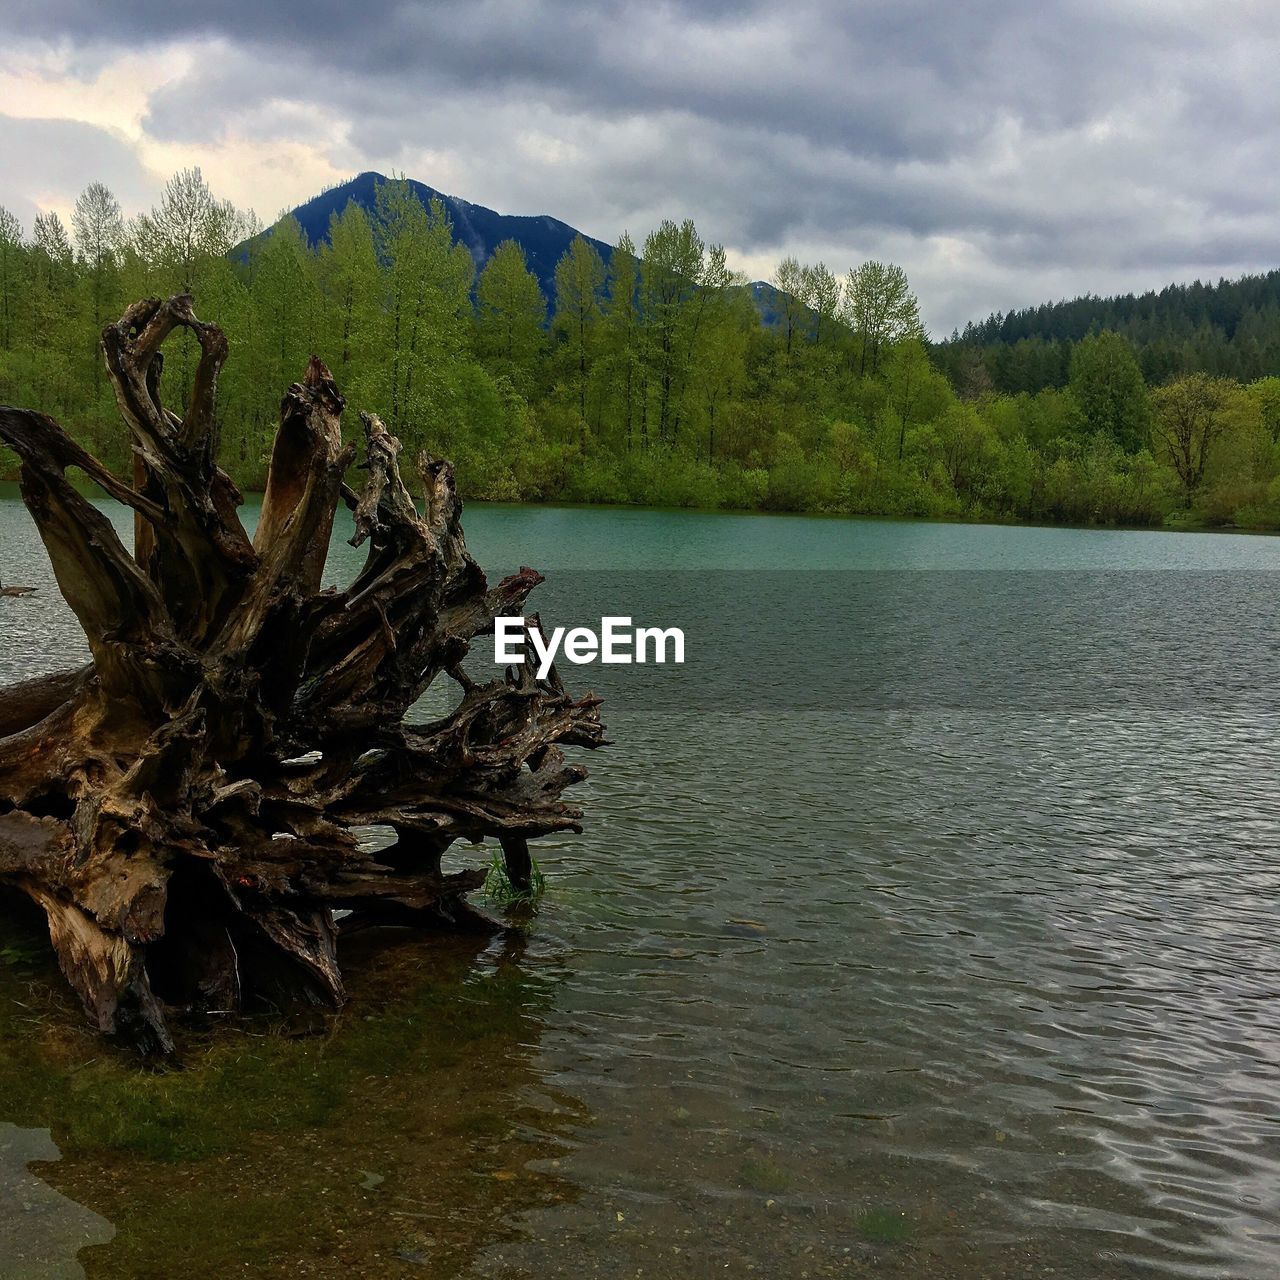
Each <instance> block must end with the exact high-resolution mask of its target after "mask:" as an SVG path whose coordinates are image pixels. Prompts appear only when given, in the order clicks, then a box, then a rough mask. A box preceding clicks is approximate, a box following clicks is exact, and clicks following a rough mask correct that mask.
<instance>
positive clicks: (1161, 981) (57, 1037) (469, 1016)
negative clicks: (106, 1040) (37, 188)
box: [0, 494, 1280, 1280]
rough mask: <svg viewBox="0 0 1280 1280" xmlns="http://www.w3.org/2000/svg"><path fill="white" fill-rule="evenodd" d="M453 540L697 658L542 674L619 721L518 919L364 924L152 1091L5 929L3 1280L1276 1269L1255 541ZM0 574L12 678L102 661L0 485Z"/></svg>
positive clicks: (1268, 606)
mask: <svg viewBox="0 0 1280 1280" xmlns="http://www.w3.org/2000/svg"><path fill="white" fill-rule="evenodd" d="M122 527H123V525H122ZM467 530H468V536H469V542H470V544H471V546H472V548H473V550H474V551H475V552H476V554H477V556H478V558H479V559H480V560H481V562H482V563H483V564H484V565H485V566H486V567H487V568H489V569H490V570H491V571H492V572H493V573H494V574H498V573H501V572H506V571H509V570H511V569H514V568H515V567H517V566H518V565H519V564H521V563H531V564H533V565H535V566H537V567H539V568H543V569H545V570H548V571H558V572H551V574H550V581H549V582H548V584H547V586H546V587H545V588H544V589H543V590H542V592H541V593H540V595H541V596H542V597H543V600H542V603H543V611H544V614H545V615H546V616H547V618H548V620H549V621H550V620H554V621H560V622H566V623H569V624H576V623H584V622H592V623H594V621H595V619H596V618H597V617H598V616H599V614H600V613H602V612H614V611H618V610H621V611H624V612H629V613H633V614H634V615H635V616H636V619H637V621H638V622H643V623H661V624H663V625H683V626H684V627H685V628H686V631H687V633H688V641H689V646H690V654H689V658H690V661H689V663H688V664H687V665H686V666H685V667H684V668H671V667H668V668H656V667H650V668H645V669H640V668H632V669H626V668H618V669H613V668H610V669H602V668H597V667H591V668H583V669H581V670H575V669H572V668H569V669H567V670H565V672H564V674H565V676H566V679H567V680H568V681H569V683H570V684H571V686H573V687H577V688H581V689H585V688H587V687H590V686H595V687H596V688H597V689H598V690H600V691H602V692H604V693H605V694H606V696H607V698H608V703H607V712H608V714H607V720H608V722H609V726H610V730H611V737H612V738H613V739H614V740H615V743H616V745H615V746H614V747H612V748H611V749H610V750H608V751H607V752H601V753H597V754H596V755H595V756H594V757H593V758H592V759H590V760H589V761H588V764H589V766H590V768H591V771H592V776H591V780H590V782H589V783H588V784H587V786H586V787H585V788H583V789H581V790H582V791H583V792H584V794H582V795H581V796H580V797H579V798H580V799H581V800H582V802H583V803H584V804H585V806H586V807H587V809H588V823H587V831H586V834H585V835H584V836H582V837H576V838H571V839H565V840H561V841H558V842H554V843H549V844H546V845H544V846H543V848H542V849H541V850H540V851H539V852H540V856H541V858H542V861H543V864H544V866H545V868H546V870H547V873H548V879H549V890H548V894H547V897H546V899H545V902H544V904H543V906H542V909H541V911H540V913H539V914H538V915H537V917H536V918H535V919H534V920H533V921H532V922H531V924H530V927H529V931H528V934H527V938H526V939H525V941H524V942H522V943H519V944H515V943H510V942H507V943H500V944H494V945H493V946H492V947H489V948H488V949H487V950H482V951H477V950H476V949H475V948H474V947H473V946H471V945H470V944H466V943H462V942H459V941H456V940H450V939H441V940H429V939H428V940H405V939H394V938H392V939H382V940H377V939H366V940H362V941H361V942H360V943H359V944H358V945H357V944H355V943H354V942H353V944H352V946H351V948H350V950H349V952H348V953H347V954H346V955H345V956H344V967H345V968H346V969H347V972H348V973H349V974H350V975H351V987H352V1001H351V1004H350V1005H349V1007H348V1008H347V1009H346V1010H345V1011H344V1013H343V1015H342V1016H341V1017H340V1018H338V1019H337V1020H335V1021H334V1022H333V1023H332V1024H329V1025H326V1026H324V1027H321V1028H319V1029H316V1028H309V1029H304V1028H299V1027H296V1026H294V1025H292V1024H276V1023H273V1022H270V1021H267V1020H255V1019H247V1020H245V1021H243V1022H239V1023H236V1024H235V1025H233V1026H226V1027H216V1028H192V1029H190V1030H189V1031H188V1032H187V1033H186V1055H185V1057H186V1069H185V1070H183V1071H181V1072H169V1073H164V1074H161V1075H147V1074H142V1073H140V1072H138V1071H137V1070H136V1069H135V1068H134V1067H133V1066H132V1065H131V1064H130V1063H128V1062H127V1061H126V1060H124V1059H123V1058H120V1057H119V1056H117V1055H115V1054H114V1053H113V1052H112V1051H110V1050H109V1049H106V1048H105V1047H104V1046H102V1045H101V1044H99V1043H97V1042H96V1040H95V1039H94V1038H93V1037H92V1036H90V1035H88V1034H87V1033H86V1032H84V1031H83V1030H82V1029H81V1027H80V1021H79V1018H78V1015H77V1013H76V1010H75V1009H74V1008H73V1007H72V1004H71V1002H70V1000H69V999H68V998H67V997H66V996H65V994H64V993H63V992H62V989H61V985H60V981H59V978H58V975H57V972H56V969H54V968H52V967H51V966H50V965H49V963H48V961H47V959H46V958H45V957H44V955H43V952H42V949H41V946H40V941H41V939H40V930H39V925H38V922H36V921H31V920H29V919H26V918H24V917H15V918H14V919H13V920H11V921H8V922H7V923H6V928H7V929H8V930H9V936H8V937H6V938H2V939H0V1195H4V1196H7V1197H9V1198H10V1199H12V1193H11V1192H10V1190H9V1188H12V1187H16V1186H19V1185H23V1186H26V1185H28V1184H29V1183H30V1182H31V1181H32V1179H42V1180H43V1182H41V1183H38V1184H37V1185H38V1186H41V1187H43V1188H45V1191H42V1192H41V1194H40V1196H38V1197H35V1198H31V1197H29V1200H30V1202H31V1203H32V1204H38V1205H39V1206H40V1208H39V1212H38V1214H36V1211H35V1210H29V1209H26V1208H24V1207H23V1202H18V1201H14V1208H13V1209H9V1206H8V1205H7V1204H6V1206H5V1207H6V1210H7V1211H8V1212H10V1213H11V1214H12V1215H16V1216H11V1217H10V1218H9V1220H8V1221H7V1222H6V1224H5V1228H4V1229H0V1276H7V1275H13V1276H23V1275H32V1276H36V1275H45V1274H48V1275H63V1274H66V1275H74V1274H78V1272H77V1271H76V1270H74V1269H73V1268H74V1267H75V1265H76V1258H77V1250H80V1252H79V1254H78V1266H79V1267H80V1268H82V1269H83V1272H84V1273H86V1274H87V1275H89V1276H91V1277H117V1276H119V1277H124V1276H130V1277H132V1276H148V1277H151V1276H154V1277H169V1276H173V1275H182V1274H185V1275H189V1276H205V1275H208V1276H226V1275H232V1274H246V1275H280V1276H286V1275H289V1276H292V1275H314V1276H339V1275H355V1276H371V1277H375V1276H402V1275H403V1276H431V1277H445V1276H468V1277H472V1276H474V1277H494V1278H497V1277H502V1278H508V1277H510V1278H514V1277H521V1276H530V1277H534V1276H536V1277H548V1276H565V1277H570V1276H572V1277H578V1276H591V1275H601V1276H638V1275H644V1276H648V1277H655V1276H656V1277H702V1276H708V1277H709V1276H712V1275H715V1276H721V1275H726V1274H727V1275H751V1274H755V1275H761V1276H771V1277H773V1276H787V1277H790V1276H797V1277H802V1276H813V1277H818V1276H831V1275H839V1276H843V1275H850V1276H858V1275H877V1276H893V1277H904V1278H905V1277H917V1276H930V1277H944V1278H946V1277H953V1278H956V1280H960V1278H964V1280H977V1278H979V1277H1006V1276H1007V1277H1022V1276H1032V1275H1034V1276H1039V1275H1049V1274H1052V1275H1055V1276H1058V1277H1067V1278H1069V1280H1095V1278H1096V1277H1104V1278H1105V1277H1113V1276H1114V1277H1120V1276H1152V1277H1162V1276H1168V1277H1231V1278H1232V1280H1235V1278H1241V1280H1254V1278H1256V1280H1271V1278H1273V1277H1275V1276H1277V1275H1280V786H1278V783H1280V777H1278V776H1277V774H1278V772H1280V770H1278V768H1277V764H1276V758H1277V752H1276V732H1277V728H1278V726H1280V693H1277V691H1278V690H1280V680H1278V679H1277V676H1278V675H1280V671H1278V670H1277V664H1278V663H1280V648H1278V642H1277V637H1280V625H1278V624H1280V606H1278V604H1277V601H1280V574H1277V573H1276V572H1275V571H1276V570H1277V569H1280V541H1277V540H1272V539H1264V538H1243V537H1228V536H1207V535H1189V534H1176V535H1175V534H1159V533H1154V534H1152V533H1124V532H1084V531H1072V530H1042V529H1014V528H985V527H977V526H964V527H957V526H947V525H926V524H891V523H879V522H845V521H826V520H808V519H793V518H767V517H730V516H701V515H689V514H677V513H667V512H643V511H616V512H615V511H601V510H566V509H524V508H481V507H473V508H471V509H469V510H468V512H467ZM357 559H358V557H357V553H355V552H353V551H352V550H351V549H350V548H346V547H345V546H344V545H343V544H342V543H341V542H340V541H335V552H334V555H333V557H332V559H331V568H330V572H331V574H332V575H333V576H334V577H335V579H340V578H342V577H345V576H346V575H348V574H349V573H350V572H351V571H352V569H353V568H354V566H355V564H356V562H357ZM601 570H610V571H611V572H610V573H608V574H602V573H600V572H599V571H601ZM593 571H594V572H593ZM0 579H3V581H5V582H22V583H25V584H27V585H35V586H38V587H40V592H39V594H38V595H36V596H34V597H30V598H28V599H25V600H3V601H0V679H6V680H7V679H12V678H14V677H17V676H19V675H23V674H31V673H33V672H36V671H40V670H50V669H55V668H57V667H60V666H64V665H67V664H69V663H70V662H72V661H74V660H76V659H77V658H78V657H79V656H80V655H81V654H82V652H83V646H82V643H81V641H80V639H79V637H78V634H77V632H76V629H75V626H74V623H73V621H72V620H71V619H70V617H69V615H68V614H67V613H66V611H65V610H64V608H63V607H62V606H61V604H60V602H59V600H58V599H57V595H56V591H55V590H54V587H53V584H52V582H51V579H50V575H49V570H48V566H47V561H46V560H45V558H44V555H43V551H42V549H41V548H40V546H39V542H38V540H37V539H36V537H35V534H34V531H33V530H32V528H31V526H30V524H29V522H28V520H27V518H26V515H25V513H24V512H23V510H22V508H21V506H20V504H18V503H17V502H16V501H15V500H13V498H12V496H11V494H10V496H0ZM459 856H460V857H461V858H463V859H466V858H483V856H484V855H483V854H482V853H479V852H477V851H473V850H461V851H459ZM304 1030H305V1031H306V1032H307V1033H306V1034H303V1033H302V1032H303V1031H304ZM6 1125H9V1126H15V1128H6V1127H5V1126H6ZM46 1129H47V1130H49V1131H50V1132H51V1135H52V1139H51V1140H52V1142H56V1144H57V1148H58V1149H59V1150H60V1151H61V1153H62V1159H61V1160H60V1161H59V1162H58V1163H57V1164H41V1163H38V1162H39V1161H40V1160H43V1159H45V1158H47V1157H46V1156H45V1155H41V1154H40V1152H39V1150H37V1148H39V1146H40V1143H41V1142H44V1143H49V1142H50V1139H49V1137H48V1136H45V1137H43V1138H40V1139H39V1141H37V1140H36V1139H35V1138H31V1139H30V1140H29V1141H27V1143H26V1145H23V1144H22V1143H18V1142H16V1141H14V1142H10V1143H9V1144H8V1145H6V1144H5V1139H4V1135H5V1134H11V1135H12V1134H21V1133H28V1134H29V1133H33V1132H37V1131H41V1130H46ZM33 1144H34V1145H33ZM33 1151H34V1152H35V1154H33ZM29 1161H36V1162H37V1163H33V1164H30V1165H28V1163H27V1162H29ZM24 1179H26V1181H25V1182H24ZM46 1191H47V1195H46V1194H45V1192H46ZM24 1213H31V1214H35V1215H36V1216H34V1217H32V1218H31V1234H30V1235H23V1234H22V1233H19V1234H17V1235H15V1233H14V1231H13V1229H12V1224H13V1223H14V1222H18V1221H23V1222H25V1221H27V1219H25V1218H22V1217H21V1215H22V1214H24ZM59 1213H61V1217H59ZM86 1223H88V1224H90V1227H89V1228H87V1227H86ZM107 1224H110V1226H107ZM112 1227H113V1228H114V1232H115V1234H114V1236H113V1237H112V1236H111V1228H112ZM90 1228H92V1230H96V1231H97V1232H98V1234H96V1235H93V1234H92V1231H91V1230H90ZM87 1231H88V1232H89V1234H86V1232H87ZM6 1232H7V1234H6ZM109 1237H110V1238H109ZM14 1239H27V1240H28V1241H31V1240H37V1239H38V1241H39V1248H40V1249H41V1250H42V1252H41V1254H40V1257H41V1258H46V1257H47V1258H49V1259H52V1261H50V1262H49V1264H48V1265H49V1266H50V1267H54V1266H61V1267H62V1268H63V1270H48V1271H47V1272H46V1271H37V1270H23V1269H22V1268H23V1267H24V1266H26V1265H27V1263H25V1262H20V1261H19V1260H18V1255H17V1253H16V1252H15V1250H16V1246H15V1245H14V1244H13V1243H12V1242H13V1240H14ZM86 1242H88V1243H89V1244H90V1246H91V1247H87V1248H85V1247H83V1246H84V1245H85V1244H86ZM58 1249H61V1251H62V1252H61V1254H59V1253H58ZM6 1251H8V1252H7V1253H6ZM59 1259H61V1260H60V1261H59ZM6 1266H7V1267H8V1268H9V1269H8V1270H7V1271H6V1270H5V1268H6ZM68 1268H72V1269H68Z"/></svg>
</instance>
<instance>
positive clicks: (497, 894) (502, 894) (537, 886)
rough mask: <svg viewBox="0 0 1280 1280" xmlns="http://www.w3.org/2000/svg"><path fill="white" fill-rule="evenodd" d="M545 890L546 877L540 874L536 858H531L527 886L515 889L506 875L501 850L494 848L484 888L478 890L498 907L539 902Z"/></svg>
mask: <svg viewBox="0 0 1280 1280" xmlns="http://www.w3.org/2000/svg"><path fill="white" fill-rule="evenodd" d="M546 891H547V878H546V876H544V875H543V874H542V868H541V867H540V866H538V861H537V859H536V858H535V859H533V874H532V876H531V877H530V883H529V888H528V889H527V890H526V889H517V888H516V886H515V885H513V884H512V883H511V877H510V876H509V875H507V864H506V862H505V861H504V859H503V857H502V852H501V850H495V851H494V854H493V857H492V858H490V859H489V873H488V875H486V876H485V880H484V888H483V889H481V891H480V892H481V893H482V894H483V895H484V897H485V899H486V900H487V901H489V902H492V903H494V905H496V906H499V907H527V906H533V905H535V904H536V903H539V902H541V901H542V895H543V894H544V893H546Z"/></svg>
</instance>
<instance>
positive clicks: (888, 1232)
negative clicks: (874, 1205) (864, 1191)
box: [858, 1209, 911, 1244]
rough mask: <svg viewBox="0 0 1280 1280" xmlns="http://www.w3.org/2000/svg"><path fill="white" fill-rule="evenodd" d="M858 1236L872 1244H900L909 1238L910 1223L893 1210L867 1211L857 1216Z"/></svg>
mask: <svg viewBox="0 0 1280 1280" xmlns="http://www.w3.org/2000/svg"><path fill="white" fill-rule="evenodd" d="M858 1234H859V1235H860V1236H861V1237H862V1238H863V1239H864V1240H868V1241H870V1242H871V1243H872V1244H901V1243H902V1242H903V1241H904V1240H907V1239H909V1238H910V1236H911V1222H910V1220H909V1219H908V1218H907V1215H906V1214H905V1213H902V1212H899V1211H897V1210H894V1209H868V1210H866V1211H865V1212H864V1213H860V1214H859V1215H858Z"/></svg>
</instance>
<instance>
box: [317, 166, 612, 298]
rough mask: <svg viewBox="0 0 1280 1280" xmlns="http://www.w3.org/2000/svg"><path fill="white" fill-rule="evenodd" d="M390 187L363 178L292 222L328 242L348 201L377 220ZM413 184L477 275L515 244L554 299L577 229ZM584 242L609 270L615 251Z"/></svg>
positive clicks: (324, 196) (374, 176) (378, 177)
mask: <svg viewBox="0 0 1280 1280" xmlns="http://www.w3.org/2000/svg"><path fill="white" fill-rule="evenodd" d="M385 181H386V179H385V178H384V177H383V176H382V174H380V173H372V172H370V173H362V174H360V175H359V176H358V177H355V178H352V179H351V181H350V182H344V183H342V184H341V185H340V186H336V187H331V188H330V189H329V190H328V191H324V192H321V194H320V195H318V196H315V197H314V198H313V199H311V200H308V201H307V202H306V204H300V205H299V206H298V207H297V208H296V209H294V210H292V213H293V216H294V217H295V218H297V220H298V222H299V223H300V224H301V225H302V229H303V231H304V232H306V235H307V239H308V240H309V241H310V242H311V243H312V244H313V245H314V244H316V243H318V242H319V241H321V240H325V239H327V238H328V235H329V219H330V217H331V216H332V215H333V214H335V213H341V212H342V210H343V209H345V208H346V207H347V202H348V201H349V200H354V201H355V202H356V204H358V205H360V206H362V207H363V208H364V209H365V210H367V211H368V212H369V213H370V214H372V213H373V210H374V191H375V189H376V187H377V185H378V183H380V182H385ZM408 182H409V186H410V187H411V188H412V189H413V191H414V193H415V194H416V195H417V196H418V198H419V199H420V200H421V201H422V203H423V204H424V205H426V204H429V203H430V202H431V201H432V200H439V201H441V203H443V205H444V207H445V209H447V210H448V213H449V217H450V219H451V220H452V222H453V235H454V239H455V240H458V241H460V242H461V243H462V244H464V245H466V246H467V248H468V249H469V250H470V252H471V256H472V258H474V259H475V264H476V269H477V270H479V268H481V267H483V266H484V264H485V263H486V262H487V261H488V260H489V258H490V256H491V255H492V253H493V251H494V249H496V248H497V247H498V245H500V244H501V243H502V242H503V241H504V240H514V241H515V242H516V243H517V244H518V245H519V246H520V247H521V248H522V249H523V250H524V256H525V259H526V260H527V261H528V264H529V270H530V271H532V272H533V274H534V275H535V276H537V277H538V283H539V284H540V285H541V286H542V291H543V293H544V294H546V296H547V298H548V300H550V299H553V298H554V297H555V274H556V263H557V262H559V260H560V258H561V255H562V254H563V253H564V251H565V250H566V249H567V248H568V247H569V245H570V244H571V243H572V242H573V238H574V236H576V235H580V234H581V233H580V232H579V231H578V230H577V228H575V227H571V226H570V225H569V224H568V223H567V222H561V221H560V220H559V219H558V218H551V217H547V216H546V215H545V214H543V215H541V216H538V217H524V216H519V215H512V214H505V213H495V212H494V210H492V209H486V208H485V207H484V205H480V204H472V203H471V202H470V201H469V200H463V199H462V198H461V197H460V196H447V195H445V194H444V192H442V191H437V190H435V188H434V187H429V186H427V185H426V183H425V182H417V181H415V180H414V179H413V178H410V179H409V180H408ZM582 238H583V239H584V240H586V241H587V243H588V244H590V245H593V246H594V247H595V250H596V252H597V253H599V255H600V256H601V257H602V258H603V259H604V260H605V263H606V264H607V263H608V261H609V258H610V255H611V254H612V252H613V250H612V248H611V246H609V245H607V244H605V243H604V241H602V240H595V239H592V237H591V236H587V235H584V236H583V237H582Z"/></svg>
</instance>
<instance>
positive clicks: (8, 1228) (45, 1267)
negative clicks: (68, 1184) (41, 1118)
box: [0, 1122, 115, 1280]
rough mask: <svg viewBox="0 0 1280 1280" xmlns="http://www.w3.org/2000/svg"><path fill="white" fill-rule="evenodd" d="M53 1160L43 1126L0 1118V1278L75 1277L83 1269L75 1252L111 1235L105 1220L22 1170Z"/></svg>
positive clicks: (74, 1279)
mask: <svg viewBox="0 0 1280 1280" xmlns="http://www.w3.org/2000/svg"><path fill="white" fill-rule="evenodd" d="M57 1159H58V1148H57V1147H56V1146H54V1143H53V1138H52V1137H51V1136H50V1134H49V1130H48V1129H19V1128H17V1126H15V1125H12V1124H7V1123H4V1122H0V1205H2V1206H3V1207H4V1213H3V1215H2V1216H0V1276H8V1277H15V1278H16V1277H23V1278H24V1280H80V1277H82V1276H83V1275H84V1269H83V1268H82V1267H81V1266H80V1264H79V1263H78V1262H77V1261H76V1253H77V1252H78V1251H79V1250H80V1249H83V1248H86V1247H87V1246H88V1245H93V1244H105V1243H106V1242H107V1241H108V1240H110V1239H111V1237H112V1236H113V1235H114V1234H115V1232H114V1230H113V1229H112V1226H111V1224H110V1223H109V1222H106V1221H104V1220H103V1219H102V1218H100V1217H99V1216H98V1215H97V1214H96V1213H91V1212H90V1211H89V1210H88V1209H85V1208H83V1207H82V1206H80V1205H78V1204H76V1203H75V1202H74V1201H71V1200H68V1199H67V1198H66V1196H62V1195H59V1194H58V1193H57V1192H56V1191H55V1190H54V1189H53V1188H52V1187H50V1186H49V1185H48V1184H47V1183H44V1182H41V1181H40V1179H39V1178H38V1177H37V1176H36V1175H35V1174H33V1173H31V1172H30V1171H29V1170H28V1169H27V1165H28V1164H30V1163H31V1162H32V1161H49V1160H57Z"/></svg>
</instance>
